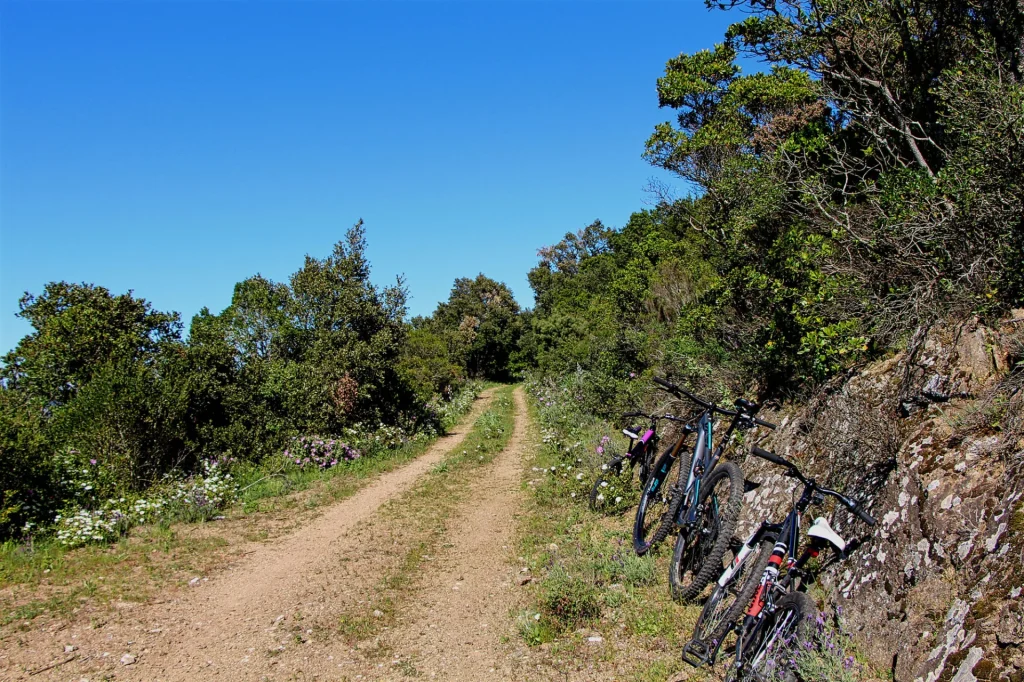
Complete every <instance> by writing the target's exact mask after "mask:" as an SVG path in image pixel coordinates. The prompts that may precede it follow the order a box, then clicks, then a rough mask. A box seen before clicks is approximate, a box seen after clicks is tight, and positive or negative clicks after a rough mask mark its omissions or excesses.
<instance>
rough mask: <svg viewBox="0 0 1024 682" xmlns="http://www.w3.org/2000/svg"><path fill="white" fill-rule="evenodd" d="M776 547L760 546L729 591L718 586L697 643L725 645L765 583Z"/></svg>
mask: <svg viewBox="0 0 1024 682" xmlns="http://www.w3.org/2000/svg"><path fill="white" fill-rule="evenodd" d="M774 545H775V543H774V541H772V540H763V541H761V542H759V543H758V544H757V546H756V547H754V549H753V550H751V552H750V554H748V555H747V556H746V558H745V559H744V560H743V563H742V564H740V566H739V568H738V569H737V571H736V573H734V574H733V576H732V578H731V579H730V580H729V582H728V583H726V585H725V587H722V586H720V585H716V586H715V590H714V592H713V593H712V596H711V598H710V599H708V601H707V603H705V604H704V609H703V610H702V611H701V614H700V616H699V617H698V618H697V623H696V624H695V625H694V628H693V638H694V639H697V640H700V641H702V642H705V643H707V644H709V645H711V646H720V645H721V644H722V642H723V641H724V640H725V638H726V636H727V635H728V634H729V631H730V630H731V629H732V625H733V623H735V622H736V621H738V620H739V619H740V618H741V617H742V615H743V610H744V609H745V608H746V606H747V604H749V603H750V600H751V598H752V597H753V594H754V590H755V589H756V587H757V585H758V584H759V583H760V581H761V574H762V573H764V569H765V566H767V565H768V558H769V557H770V556H771V554H772V549H773V548H774Z"/></svg>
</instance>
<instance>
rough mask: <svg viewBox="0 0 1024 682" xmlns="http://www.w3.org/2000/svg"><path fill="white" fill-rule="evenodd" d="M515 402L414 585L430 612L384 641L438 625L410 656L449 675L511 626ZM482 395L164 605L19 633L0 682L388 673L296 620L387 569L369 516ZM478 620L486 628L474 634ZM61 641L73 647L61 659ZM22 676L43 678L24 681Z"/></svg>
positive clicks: (486, 664) (517, 450)
mask: <svg viewBox="0 0 1024 682" xmlns="http://www.w3.org/2000/svg"><path fill="white" fill-rule="evenodd" d="M515 396H516V413H517V415H516V427H515V433H514V435H513V439H512V442H511V443H510V446H509V447H508V448H506V450H505V451H504V452H503V453H502V454H501V455H499V456H498V458H497V459H496V460H495V462H494V463H492V464H491V465H488V467H487V468H486V469H483V470H482V473H481V476H480V478H479V480H478V481H477V482H475V483H474V484H473V485H474V486H475V487H477V488H479V490H474V493H473V495H471V496H470V497H469V498H468V500H467V503H466V505H465V507H464V509H462V510H460V513H459V515H458V517H457V520H456V521H455V522H454V523H453V524H452V527H453V531H454V532H453V533H452V537H451V538H450V539H449V542H451V543H453V545H454V547H453V548H452V551H451V553H450V555H448V556H447V557H445V558H444V560H443V562H438V564H440V565H437V564H432V565H431V568H432V569H433V568H434V567H435V566H436V567H437V569H438V570H436V571H434V570H432V571H430V573H429V574H424V575H423V581H424V588H423V589H424V592H425V594H426V595H427V599H429V600H430V602H429V603H430V604H435V605H436V606H435V607H434V609H435V610H434V611H433V613H431V611H430V609H429V608H427V607H426V606H424V608H426V609H427V610H424V611H421V610H420V607H416V609H417V610H416V611H415V612H410V615H409V617H408V618H407V617H406V616H405V615H404V614H401V615H400V616H399V625H398V627H399V630H398V631H397V632H396V633H395V636H387V635H386V637H387V639H388V640H392V639H393V640H395V641H396V642H405V641H407V635H406V634H404V633H406V632H411V631H412V630H409V628H412V629H413V630H416V631H417V632H418V631H419V630H420V629H422V630H423V632H427V631H428V630H430V631H432V632H438V630H440V632H439V633H438V634H439V637H438V638H437V639H435V640H432V641H430V642H426V641H423V640H422V639H420V640H415V641H418V642H419V643H418V644H417V645H416V646H417V648H416V651H419V650H421V649H422V650H423V651H431V652H434V654H432V656H431V657H428V658H427V659H425V661H429V663H426V662H425V664H424V667H427V666H428V665H429V667H430V668H431V670H434V669H435V668H436V669H437V670H438V671H439V672H440V671H445V670H447V671H449V672H452V673H454V672H455V671H456V669H458V671H460V672H459V674H458V676H455V677H451V679H484V678H486V677H488V675H486V674H484V675H482V676H481V675H479V674H471V671H480V670H484V671H486V670H489V668H490V667H494V666H495V665H496V660H495V659H496V656H497V654H495V653H493V652H496V651H497V650H498V646H497V639H496V638H497V637H498V635H499V630H500V629H501V627H502V625H501V624H502V623H503V622H506V621H507V620H508V606H507V604H508V603H509V602H508V599H505V598H503V595H502V594H501V593H503V592H507V591H508V588H509V586H510V585H512V584H513V583H512V577H513V576H512V572H513V571H514V569H513V568H511V567H510V566H508V565H507V559H508V556H507V555H508V553H509V552H510V551H511V550H510V549H508V546H509V539H510V537H511V535H510V533H511V522H512V516H513V514H514V512H515V509H516V506H517V501H516V500H517V498H516V495H517V494H518V484H519V473H518V472H519V461H520V456H521V450H522V448H523V447H525V438H524V429H525V428H526V426H525V419H526V415H525V410H524V399H523V394H522V391H521V390H518V391H516V393H515ZM490 397H491V396H490V395H488V396H487V398H488V399H487V400H481V401H478V403H477V404H476V405H475V406H474V409H473V410H472V412H471V414H470V416H469V417H468V418H467V419H466V420H465V421H464V423H463V426H462V427H460V428H459V429H458V431H457V432H455V433H453V434H451V435H449V436H446V437H444V438H442V439H440V440H439V441H438V442H437V443H436V444H434V445H433V446H432V447H431V448H430V450H428V452H427V453H425V454H424V455H422V456H420V457H419V458H417V459H416V460H414V461H413V462H412V463H410V464H408V465H406V466H405V467H403V468H401V469H397V470H395V471H393V472H390V473H387V474H384V475H382V476H381V477H380V478H378V479H377V480H376V481H374V482H373V483H370V484H369V485H367V486H366V487H365V488H363V489H362V490H360V491H359V492H358V493H356V494H355V495H354V496H352V497H351V498H349V499H347V500H344V501H342V502H340V503H338V504H336V505H333V506H331V507H329V508H327V510H326V511H325V512H324V513H323V514H322V515H321V516H319V517H318V518H316V519H314V520H313V521H311V522H310V523H309V524H308V525H306V526H304V527H302V528H301V529H299V530H298V531H296V532H294V533H292V534H290V535H287V536H284V537H282V538H279V539H277V540H274V541H271V542H268V543H266V544H263V545H258V546H257V548H256V550H255V551H254V552H253V553H252V554H249V555H248V556H246V557H245V559H244V560H242V561H241V562H238V563H237V564H236V565H234V566H232V567H229V568H227V569H226V570H224V571H222V572H220V573H218V574H215V575H212V576H210V577H209V579H208V581H203V582H201V583H200V584H199V586H197V587H195V588H190V589H188V590H184V591H178V592H176V593H173V592H172V593H169V594H168V595H167V598H166V599H165V600H163V601H159V600H158V601H156V602H155V603H150V604H146V605H130V604H129V605H123V608H122V609H119V610H118V612H116V613H114V614H113V615H112V617H111V619H110V621H109V622H107V623H101V624H98V626H95V627H94V626H93V624H89V623H72V624H70V625H69V626H68V627H67V628H66V629H59V630H51V631H48V632H44V631H40V630H34V631H30V632H26V633H22V634H21V635H20V636H19V638H18V642H17V647H16V648H13V650H9V651H8V652H7V654H6V655H5V656H3V657H2V658H5V659H6V660H5V661H3V662H2V664H0V679H33V680H40V679H61V680H80V679H109V678H113V679H135V680H154V681H156V680H199V679H219V680H260V679H325V680H326V679H352V677H349V676H360V675H361V677H362V678H363V679H367V678H369V679H387V678H388V675H389V674H391V673H392V672H393V671H390V670H381V667H382V666H380V664H376V665H372V664H371V663H368V662H367V660H366V659H365V657H364V656H361V655H360V654H359V652H358V651H357V650H356V649H354V648H352V647H349V646H348V645H347V644H345V643H344V642H343V641H341V638H338V637H335V636H330V634H329V633H327V634H328V636H326V637H319V636H318V635H319V632H314V629H313V628H309V629H303V628H304V627H305V625H306V624H307V623H308V624H309V625H312V624H314V623H322V622H337V612H338V609H339V605H344V604H345V603H351V602H352V601H353V600H358V601H360V602H361V600H362V599H366V598H367V597H369V596H370V595H369V594H368V593H367V590H368V589H372V585H373V582H374V580H376V579H377V577H376V576H375V573H376V572H379V571H380V570H381V568H382V564H385V563H386V561H384V560H382V561H380V562H377V561H375V555H376V556H379V555H380V554H381V551H380V548H378V549H377V550H375V549H374V548H373V547H372V545H371V544H370V543H368V539H372V537H373V532H372V526H373V524H374V522H375V518H376V517H377V516H379V515H376V514H375V512H376V511H377V510H378V509H379V508H380V507H381V505H383V504H384V503H386V502H387V501H389V500H392V499H395V498H396V497H398V496H399V495H400V494H401V493H402V492H404V491H406V490H408V489H410V488H411V487H412V486H413V485H414V484H415V483H416V481H417V480H418V479H419V478H420V477H421V476H423V475H424V474H425V473H427V472H428V471H429V470H430V469H431V468H432V467H433V466H435V465H436V464H438V463H439V462H440V461H441V460H442V459H443V458H444V456H445V455H446V454H447V453H449V452H450V451H452V450H454V449H455V448H456V447H457V446H458V445H459V444H460V443H461V441H462V439H463V438H464V437H465V435H466V433H467V432H468V431H469V429H470V428H471V426H472V424H473V422H474V421H475V418H476V417H477V416H479V415H480V414H481V413H482V412H483V411H484V409H485V407H486V405H487V404H488V403H489V402H490V400H489V399H490ZM367 529H369V531H368V530H367ZM368 536H369V537H368ZM378 537H379V536H378ZM393 544H396V545H397V544H398V542H397V541H395V542H394V543H393ZM398 549H400V548H398ZM384 553H385V554H386V552H384ZM393 553H394V552H392V554H393ZM378 563H379V564H381V565H378ZM456 583H461V585H460V587H459V589H458V590H456V589H453V587H454V586H455V584H456ZM442 590H446V591H447V592H443V591H442ZM441 595H443V596H444V597H448V599H444V598H442V596H441ZM453 596H454V597H457V598H458V599H455V600H453V599H452V598H451V597H453ZM441 614H444V615H443V616H442V620H441V623H443V624H444V625H445V628H444V629H441V628H428V626H427V625H426V621H427V620H430V619H433V621H434V622H437V620H438V618H437V616H439V615H441ZM375 615H376V614H375ZM467 619H468V620H467ZM470 620H471V621H472V623H473V626H474V627H473V628H472V632H471V631H470V630H471V628H470V626H469V624H468V623H469V621H470ZM420 623H424V624H423V625H422V626H421V625H420ZM483 623H487V628H489V629H490V631H488V630H487V629H484V631H483V632H481V628H482V626H483ZM439 624H440V623H439ZM385 630H387V628H385ZM399 633H403V634H399ZM467 642H470V643H471V644H466V643H467ZM69 643H72V645H73V646H74V650H73V651H70V652H67V653H65V652H66V651H67V650H66V649H65V647H66V646H67V645H68V644H69ZM396 650H398V649H397V648H396ZM403 650H404V649H403ZM485 651H486V652H488V653H487V654H484V653H483V652H485ZM410 655H412V654H410ZM72 657H73V660H69V661H68V662H67V663H63V664H61V665H59V666H57V667H55V668H52V669H49V670H41V669H42V668H43V667H44V666H46V665H48V664H52V663H60V662H61V661H64V660H66V659H70V658H72ZM358 668H366V670H365V671H359V670H356V669H358ZM26 670H33V671H38V672H39V674H38V675H36V676H32V677H29V675H28V674H27V673H26V672H25V671H26ZM461 671H466V675H467V676H463V674H462V672H461Z"/></svg>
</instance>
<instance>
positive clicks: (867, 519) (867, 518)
mask: <svg viewBox="0 0 1024 682" xmlns="http://www.w3.org/2000/svg"><path fill="white" fill-rule="evenodd" d="M750 452H751V454H753V455H754V456H755V457H760V458H761V459H765V460H768V461H769V462H771V463H772V464H778V465H779V466H784V467H786V468H787V469H789V473H790V475H791V476H793V477H794V478H796V479H798V480H799V481H800V482H801V483H803V484H804V485H807V486H811V487H812V488H813V489H814V490H816V491H818V492H819V493H821V494H822V495H830V496H832V497H834V498H836V499H837V500H839V501H840V502H841V503H842V505H843V506H844V507H846V508H847V509H849V510H850V511H851V512H852V513H853V514H855V515H856V516H857V517H858V518H859V519H860V520H861V521H863V522H864V523H866V524H868V525H869V526H873V525H875V523H876V522H875V519H874V517H873V516H871V514H868V513H867V511H865V509H864V507H862V506H861V505H860V503H859V502H857V501H856V500H851V499H850V498H848V497H846V496H845V495H843V494H842V493H840V492H837V491H835V490H829V489H828V488H822V487H820V486H819V485H818V484H817V483H815V482H814V481H813V480H808V479H807V478H806V477H805V476H804V475H803V474H802V473H800V470H799V469H797V468H796V465H795V464H793V463H792V462H790V461H788V460H786V459H785V458H783V457H779V456H778V455H776V454H775V453H774V452H769V451H768V450H765V449H764V448H759V447H755V448H753V449H752V450H751V451H750Z"/></svg>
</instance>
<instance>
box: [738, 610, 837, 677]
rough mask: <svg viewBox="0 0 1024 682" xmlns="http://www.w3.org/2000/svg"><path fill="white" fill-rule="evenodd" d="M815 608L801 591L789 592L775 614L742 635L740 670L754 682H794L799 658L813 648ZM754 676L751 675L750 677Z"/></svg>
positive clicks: (815, 619) (739, 648) (816, 615)
mask: <svg viewBox="0 0 1024 682" xmlns="http://www.w3.org/2000/svg"><path fill="white" fill-rule="evenodd" d="M817 618H818V606H817V605H816V604H815V603H814V600H813V599H811V598H810V597H809V596H807V594H806V593H804V592H790V593H789V594H787V595H785V596H783V597H782V598H781V599H779V601H778V602H776V604H775V611H774V612H773V613H772V614H771V616H769V617H768V618H765V619H763V620H761V621H759V622H758V623H757V624H756V625H755V626H754V627H753V628H752V629H751V632H750V633H744V634H743V635H742V636H741V642H742V645H741V646H740V647H737V651H738V652H742V653H743V661H744V664H743V670H744V672H746V673H747V674H746V675H745V677H749V678H752V679H755V680H763V679H773V680H780V681H781V682H797V678H798V675H797V670H798V667H799V661H800V656H801V654H802V653H803V652H806V651H809V650H811V649H812V648H813V646H814V645H813V641H814V626H815V623H816V621H817ZM750 673H754V674H750Z"/></svg>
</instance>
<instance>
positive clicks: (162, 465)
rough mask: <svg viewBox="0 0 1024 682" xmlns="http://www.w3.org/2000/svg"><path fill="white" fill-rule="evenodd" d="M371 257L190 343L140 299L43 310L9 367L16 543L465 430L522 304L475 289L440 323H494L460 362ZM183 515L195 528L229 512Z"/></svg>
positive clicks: (48, 305) (97, 526) (5, 502)
mask: <svg viewBox="0 0 1024 682" xmlns="http://www.w3.org/2000/svg"><path fill="white" fill-rule="evenodd" d="M365 250H366V238H365V230H364V228H363V225H362V222H359V223H357V224H356V225H355V226H353V227H352V228H351V229H350V230H348V232H347V233H346V235H345V238H344V239H343V240H341V241H339V242H338V243H337V244H336V245H335V247H334V249H333V251H332V253H331V254H330V255H328V256H327V257H326V258H314V257H312V256H307V257H306V259H305V262H304V263H303V266H302V267H301V268H300V269H299V270H298V271H296V272H295V273H294V274H293V275H292V276H291V277H290V278H289V280H288V282H287V283H281V282H273V281H271V280H269V279H267V278H265V277H263V276H261V275H256V276H254V277H250V278H248V279H246V280H244V281H242V282H239V283H238V284H237V285H236V286H235V290H234V294H233V296H232V299H231V305H230V306H228V308H227V309H225V310H224V311H223V312H221V313H220V314H213V313H211V312H210V311H209V310H207V309H203V310H202V311H201V312H200V313H199V314H198V315H196V316H195V317H194V318H193V319H192V323H191V327H190V330H189V336H188V340H187V341H182V339H181V336H180V326H181V325H180V323H179V321H178V315H177V314H176V313H162V312H159V311H154V310H153V309H152V307H151V306H150V304H149V303H147V302H146V301H144V300H142V299H138V298H134V297H133V296H132V295H131V293H130V292H129V293H128V294H124V295H119V296H115V295H112V294H111V293H110V292H108V291H107V290H106V289H104V288H102V287H98V286H94V285H91V284H80V285H79V284H68V283H66V282H59V283H50V284H48V285H46V287H45V289H44V292H43V294H41V295H39V296H34V295H31V294H26V295H25V296H24V297H23V298H22V300H21V312H20V313H19V314H20V315H21V316H22V317H24V318H25V319H27V320H28V321H29V322H30V323H31V324H32V326H33V329H34V331H33V332H32V333H31V334H29V335H28V336H26V337H25V338H24V339H22V340H21V342H20V343H19V344H18V346H17V347H16V348H15V349H14V350H13V351H11V352H10V353H8V354H7V355H6V356H4V366H3V367H2V369H0V537H3V538H8V537H12V536H18V535H21V534H23V533H27V532H32V533H35V532H37V531H40V530H41V531H44V532H45V531H46V530H47V529H49V528H50V527H51V526H52V524H53V523H54V520H55V518H56V514H57V512H58V511H60V512H62V520H61V524H62V525H61V529H60V532H63V533H64V534H65V535H66V537H67V538H69V539H71V538H78V539H77V540H74V542H75V543H77V544H80V543H81V542H85V541H91V540H90V539H95V538H96V537H100V538H113V537H116V536H118V535H120V534H121V533H122V532H123V531H124V530H125V529H126V528H127V527H129V526H130V525H131V524H132V523H134V521H132V519H133V518H134V517H133V516H132V514H134V513H135V512H136V511H138V510H135V511H131V510H127V509H122V508H121V506H118V505H121V503H120V502H118V503H117V505H115V506H114V507H110V504H112V503H111V502H110V501H111V500H121V498H124V499H125V500H128V503H129V504H131V503H132V502H133V501H134V500H140V499H143V498H140V497H139V496H140V495H143V494H146V495H150V494H151V493H152V494H154V495H155V494H156V492H153V491H157V490H158V489H161V486H163V487H166V486H167V485H169V483H168V481H169V480H170V479H168V478H167V476H172V477H177V479H175V480H180V481H186V480H189V479H187V478H185V477H187V476H188V475H189V474H194V473H195V472H197V471H199V469H200V468H201V467H204V466H207V464H208V462H209V461H210V460H211V458H212V459H220V460H223V461H231V462H236V466H239V467H241V468H242V470H243V471H258V470H261V463H262V462H264V461H266V462H268V463H270V465H273V463H274V462H275V461H277V459H279V457H280V454H281V453H282V452H283V451H284V450H285V449H286V448H287V447H288V445H289V443H291V442H292V441H293V439H295V438H297V437H299V436H303V435H305V436H313V435H316V436H319V437H322V438H325V439H328V440H329V441H330V439H333V438H341V437H343V438H344V439H345V440H346V441H348V442H358V443H359V446H358V447H359V450H360V451H361V452H362V453H363V455H369V456H374V455H380V454H383V453H386V452H390V451H391V450H394V449H396V448H401V447H403V446H404V445H405V444H406V443H409V442H414V441H415V442H418V441H422V440H423V439H426V438H429V437H430V436H432V435H434V434H435V433H437V432H438V431H439V430H441V429H443V428H445V427H446V426H450V425H451V423H452V419H453V417H454V416H456V415H457V414H459V413H461V411H464V409H466V408H467V407H468V404H469V403H468V401H467V400H466V399H465V392H463V391H460V390H459V389H460V388H461V387H462V385H463V384H464V377H465V376H466V375H467V374H486V375H489V376H508V374H509V369H508V367H509V359H510V356H511V354H512V353H513V352H515V351H516V350H517V348H518V346H517V342H518V334H519V333H520V321H519V317H518V316H519V309H518V306H517V305H516V304H515V301H514V300H513V299H512V297H511V292H509V291H508V289H507V287H505V286H504V285H501V284H499V283H496V282H494V281H493V280H489V279H487V278H485V277H483V276H482V275H481V276H480V277H478V278H477V279H476V280H459V281H458V282H457V283H456V290H455V291H453V297H452V300H451V301H450V302H449V304H447V305H444V306H442V308H441V312H442V313H444V315H448V316H450V317H451V316H456V315H461V316H462V317H467V316H474V317H475V319H476V320H477V322H476V323H475V324H474V325H473V326H471V327H467V326H465V325H463V328H464V331H466V332H467V333H468V334H469V338H468V340H467V342H466V343H465V344H464V346H457V345H456V346H455V347H454V348H453V347H452V346H451V345H450V342H451V341H452V338H451V337H450V336H448V335H446V330H445V327H444V326H443V325H436V324H435V325H434V326H433V327H428V326H422V327H418V326H417V325H415V324H414V325H409V324H407V323H406V322H405V320H404V317H405V312H406V308H405V301H406V297H407V292H406V290H405V287H404V285H403V283H402V281H401V280H399V281H398V282H397V283H396V284H395V285H393V286H390V287H383V288H378V287H376V286H375V285H373V284H372V283H371V282H370V266H369V263H368V261H367V260H366V256H365ZM444 315H440V316H439V317H444ZM456 327H458V325H456ZM453 351H456V352H457V353H453ZM474 391H475V389H474ZM471 399H472V396H470V401H471ZM330 442H333V441H330ZM204 462H205V463H204ZM207 473H209V472H207ZM202 480H207V481H211V480H214V479H211V478H210V477H209V476H207V477H206V478H205V479H202ZM214 482H215V483H216V481H214ZM183 485H184V484H183ZM210 485H213V483H211V484H210ZM214 487H216V486H214ZM181 490H185V489H181ZM188 490H192V489H191V488H189V489H188ZM204 490H205V489H204ZM210 490H212V488H211V489H210ZM179 492H180V493H181V495H184V496H186V497H187V496H188V495H191V494H192V493H191V492H188V491H185V492H181V491H180V490H179ZM208 492H209V491H208V490H207V491H206V492H204V493H202V494H199V493H197V495H199V497H202V498H203V499H207V498H209V499H212V498H211V497H210V495H207V493H208ZM175 494H177V493H175ZM204 496H205V497H204ZM175 499H177V498H175ZM197 499H198V498H197ZM143 501H144V500H143ZM168 504H170V503H168ZM122 506H123V505H122ZM171 507H174V508H175V509H178V511H177V512H175V513H174V514H176V516H175V515H174V514H172V516H174V518H188V519H191V520H196V519H200V518H205V517H206V516H208V515H209V514H210V513H212V510H214V509H216V507H217V505H213V506H202V505H200V506H198V507H196V506H195V505H193V506H192V507H187V508H185V507H182V508H180V509H179V507H181V505H177V506H175V505H170V506H168V507H167V508H166V509H168V510H169V509H171ZM193 507H194V508H193ZM197 510H198V511H197ZM167 513H168V514H169V513H170V512H169V511H168V512H167ZM165 516H166V514H165ZM168 518H170V517H168ZM69 524H70V525H69Z"/></svg>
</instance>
